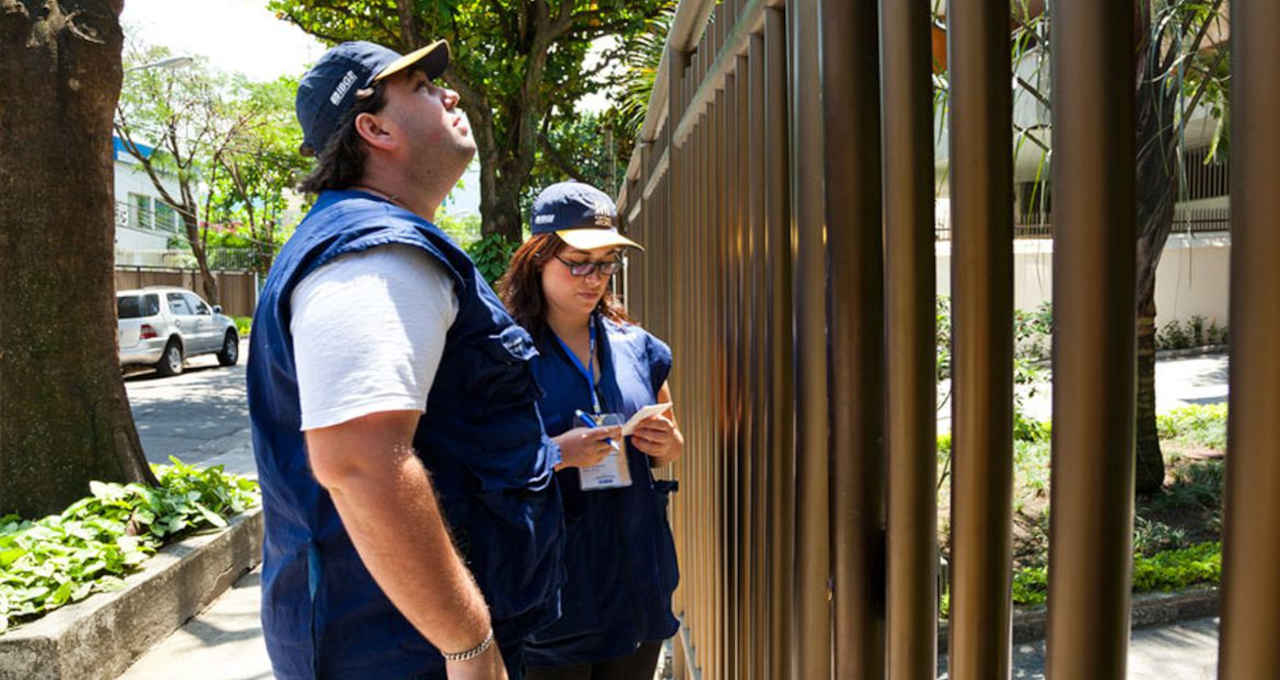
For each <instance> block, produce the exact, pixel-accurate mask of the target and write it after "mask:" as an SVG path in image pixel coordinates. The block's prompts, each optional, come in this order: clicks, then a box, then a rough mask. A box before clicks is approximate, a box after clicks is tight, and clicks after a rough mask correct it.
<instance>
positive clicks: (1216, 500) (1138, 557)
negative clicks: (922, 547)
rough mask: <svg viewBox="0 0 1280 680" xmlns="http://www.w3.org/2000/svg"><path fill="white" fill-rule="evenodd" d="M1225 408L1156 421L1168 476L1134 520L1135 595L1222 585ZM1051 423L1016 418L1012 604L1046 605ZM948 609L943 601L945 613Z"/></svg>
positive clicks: (945, 438)
mask: <svg viewBox="0 0 1280 680" xmlns="http://www.w3.org/2000/svg"><path fill="white" fill-rule="evenodd" d="M1226 418H1227V407H1226V405H1225V404H1216V405H1208V406H1200V405H1196V406H1188V407H1185V408H1182V409H1178V410H1176V411H1172V412H1170V413H1168V414H1165V415H1162V416H1160V417H1159V428H1160V438H1161V447H1162V449H1163V450H1164V451H1165V457H1166V469H1167V475H1166V477H1165V484H1164V488H1163V489H1162V490H1161V492H1160V493H1158V494H1152V495H1149V496H1139V497H1138V499H1137V502H1136V504H1135V515H1134V533H1133V548H1134V570H1133V589H1134V592H1139V593H1140V592H1150V591H1162V590H1177V589H1181V588H1185V587H1188V586H1192V585H1197V584H1216V583H1218V580H1219V577H1220V574H1221V570H1222V544H1221V542H1220V541H1221V534H1222V495H1223V482H1224V475H1225V464H1224V462H1223V460H1222V458H1223V456H1224V455H1225V453H1226ZM1050 439H1051V430H1050V427H1049V424H1048V423H1040V422H1036V421H1028V420H1025V419H1023V418H1022V417H1021V416H1020V415H1018V416H1017V417H1016V418H1015V434H1014V500H1013V516H1014V530H1013V553H1014V564H1013V600H1014V602H1015V603H1016V604H1022V605H1032V604H1041V603H1043V602H1044V598H1045V595H1046V592H1047V584H1048V573H1047V572H1048V569H1047V567H1048V551H1049V490H1050V486H1049V483H1050V479H1049V472H1050V467H1049V457H1050V449H1051V446H1050ZM950 449H951V439H950V436H949V435H942V436H940V437H939V438H938V457H939V461H938V462H939V472H940V474H939V485H938V527H939V536H938V539H939V545H940V546H941V547H942V550H943V555H944V557H948V556H949V555H950V532H949V529H948V524H947V523H948V522H949V520H950V488H949V484H947V483H946V482H947V479H946V476H947V474H948V472H949V468H950ZM947 604H948V598H947V597H946V594H944V596H943V600H942V607H943V611H944V612H945V609H946V606H947Z"/></svg>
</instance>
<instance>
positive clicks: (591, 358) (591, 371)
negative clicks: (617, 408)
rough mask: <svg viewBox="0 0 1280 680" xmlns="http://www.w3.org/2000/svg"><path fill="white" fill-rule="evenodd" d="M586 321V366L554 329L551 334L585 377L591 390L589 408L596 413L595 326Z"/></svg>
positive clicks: (598, 409)
mask: <svg viewBox="0 0 1280 680" xmlns="http://www.w3.org/2000/svg"><path fill="white" fill-rule="evenodd" d="M587 323H588V326H587V330H588V332H589V334H590V336H591V344H590V352H589V353H588V354H587V365H586V366H583V365H582V362H581V361H579V360H578V355H577V354H574V353H573V350H571V349H569V346H568V345H566V344H564V340H561V339H560V336H559V335H556V334H555V332H554V331H553V332H552V333H551V334H552V335H555V338H556V342H558V343H560V348H561V349H563V350H564V353H565V354H567V355H569V361H571V362H572V363H573V367H574V368H576V369H578V372H579V373H581V374H582V377H583V378H585V379H586V381H587V389H588V390H589V391H590V392H591V408H592V409H594V411H595V412H596V413H599V412H600V398H599V397H598V396H597V395H596V378H595V361H596V326H595V324H594V323H591V322H587Z"/></svg>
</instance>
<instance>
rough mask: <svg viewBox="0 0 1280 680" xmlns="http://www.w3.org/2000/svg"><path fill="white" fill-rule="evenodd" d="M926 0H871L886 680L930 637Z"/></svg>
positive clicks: (918, 654) (919, 671)
mask: <svg viewBox="0 0 1280 680" xmlns="http://www.w3.org/2000/svg"><path fill="white" fill-rule="evenodd" d="M929 10H930V5H929V0H908V1H905V2H882V3H881V4H880V12H881V16H880V39H881V45H880V54H881V59H880V68H881V83H882V86H881V92H882V93H883V100H882V103H881V116H880V118H881V121H882V123H881V124H882V126H883V130H884V139H883V147H882V148H883V154H882V155H883V159H884V234H885V281H886V286H885V323H886V333H887V335H886V345H887V346H888V347H891V348H893V351H890V352H888V353H887V357H886V360H887V361H886V365H887V367H888V376H887V389H888V398H887V400H886V403H887V406H888V408H887V412H888V413H887V421H888V422H887V424H886V435H887V436H886V440H887V441H886V445H887V449H888V459H889V460H891V461H893V465H891V466H889V473H888V478H889V493H888V524H889V532H888V534H889V535H888V569H887V571H888V614H887V618H888V622H887V628H888V632H887V636H888V641H887V646H886V650H887V652H886V654H887V657H888V658H887V659H886V662H887V663H886V665H887V667H888V668H887V671H888V673H887V677H888V678H889V680H921V679H923V678H928V679H930V680H932V679H933V678H934V677H935V676H936V672H935V671H936V668H937V656H938V638H937V615H938V610H937V602H938V592H937V591H938V587H937V566H938V546H937V523H938V519H937V515H938V508H937V494H936V491H935V488H936V486H935V485H936V484H937V474H938V470H937V457H936V455H937V437H936V431H937V413H936V411H935V408H936V407H935V404H934V402H935V400H936V398H937V397H936V389H937V387H936V384H935V379H936V375H935V373H936V359H935V356H934V352H935V350H934V338H935V328H934V295H935V291H936V286H935V284H936V282H935V280H934V279H935V264H934V250H933V242H934V235H933V211H934V204H933V174H934V165H933V141H932V140H933V134H932V133H933V127H932V126H933V92H932V82H931V80H930V76H931V68H932V59H933V53H932V51H931V44H930V39H929V38H930V27H931V25H932V22H931V18H930V11H929Z"/></svg>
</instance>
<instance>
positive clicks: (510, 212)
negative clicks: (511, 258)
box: [480, 182, 524, 243]
mask: <svg viewBox="0 0 1280 680" xmlns="http://www.w3.org/2000/svg"><path fill="white" fill-rule="evenodd" d="M495 184H496V183H495ZM521 186H523V182H521V183H520V184H517V183H515V182H503V183H502V184H500V185H496V186H494V188H493V190H492V191H491V192H490V193H489V194H487V195H482V196H481V197H480V233H481V234H483V235H485V236H487V235H489V234H501V235H502V237H503V238H505V239H506V240H507V241H509V242H511V243H520V242H521V241H522V240H523V238H522V236H523V233H522V227H523V224H524V219H523V218H522V217H521V215H520V187H521Z"/></svg>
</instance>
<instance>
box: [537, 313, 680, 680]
mask: <svg viewBox="0 0 1280 680" xmlns="http://www.w3.org/2000/svg"><path fill="white" fill-rule="evenodd" d="M592 323H595V324H596V336H597V337H599V338H602V342H601V344H600V358H601V361H600V377H599V388H598V395H599V397H600V402H601V409H602V410H603V411H604V412H606V413H621V414H622V416H623V417H624V418H630V417H631V416H632V415H633V414H634V413H635V412H636V411H638V410H640V408H641V407H644V406H648V405H649V404H654V403H657V396H658V391H659V390H660V389H661V388H662V384H663V383H664V382H666V380H667V375H668V374H669V373H670V372H671V349H670V348H668V347H667V345H666V344H665V343H663V342H662V341H661V340H659V339H658V338H656V337H654V336H653V335H651V334H649V333H648V332H646V331H645V330H644V329H642V328H640V327H639V326H635V325H631V324H626V325H624V324H618V323H614V322H613V321H610V320H607V319H603V318H601V317H600V316H599V315H596V316H594V317H593V320H592ZM536 333H537V345H538V348H539V350H540V351H541V353H540V355H539V356H538V357H537V358H535V359H534V360H533V370H534V375H535V376H536V378H537V381H538V384H539V385H540V386H542V388H543V390H544V392H545V394H544V396H543V398H542V401H541V405H542V414H543V418H544V420H545V422H546V426H547V432H549V433H551V434H552V435H559V434H560V433H562V432H565V431H566V430H570V429H572V428H574V427H577V422H576V421H575V419H574V416H573V412H574V410H575V409H581V410H583V411H588V412H589V411H590V410H591V392H590V391H589V388H588V387H587V380H586V378H585V376H583V374H582V373H581V372H580V371H579V370H578V369H577V368H576V367H575V366H574V364H573V363H571V361H570V359H569V357H568V355H567V354H566V353H565V351H564V348H563V346H561V345H560V343H559V342H557V341H556V339H555V337H554V336H553V335H552V334H551V331H550V330H549V329H548V328H546V327H545V326H543V327H542V328H539V329H537V331H536ZM626 450H627V464H628V466H629V468H630V471H631V479H632V483H631V486H628V487H622V488H618V489H600V490H595V491H582V487H581V482H580V480H579V476H578V471H577V469H575V468H566V469H564V470H561V471H560V472H559V473H557V477H558V478H559V480H560V491H561V494H562V495H563V497H564V506H565V522H566V524H567V526H568V534H569V538H568V541H567V542H566V545H565V554H564V562H565V570H566V579H565V585H564V590H563V592H562V595H561V597H562V598H563V612H562V616H561V618H560V619H559V620H558V621H556V622H555V623H553V624H551V625H550V626H547V627H546V628H543V629H541V630H539V631H537V632H535V633H534V634H533V636H532V637H531V638H530V644H529V645H528V647H526V649H525V654H526V658H527V659H528V662H529V665H530V666H540V667H547V666H564V665H568V664H582V663H595V662H599V661H604V660H606V659H611V658H615V657H618V656H622V655H624V654H630V653H632V652H634V651H635V649H636V645H637V644H639V643H641V642H646V641H649V640H662V639H665V638H668V637H671V636H672V635H674V634H675V632H676V630H677V629H678V628H679V623H678V621H677V620H676V618H675V616H674V615H673V614H672V611H671V594H672V592H673V591H674V590H675V588H676V584H677V582H678V581H679V580H680V572H679V569H678V567H677V564H676V551H675V543H674V542H673V541H672V536H671V525H670V524H669V522H668V520H667V504H668V502H669V497H670V495H671V492H672V491H674V490H675V485H676V483H675V482H673V481H667V480H660V479H659V480H655V479H654V477H653V475H652V473H651V472H650V467H649V458H648V456H646V455H645V454H644V453H642V452H641V451H640V450H639V449H637V448H635V447H634V446H632V445H631V440H630V439H627V445H626Z"/></svg>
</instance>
